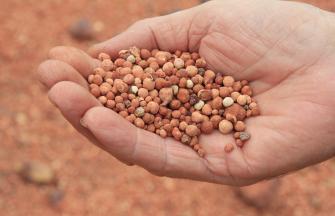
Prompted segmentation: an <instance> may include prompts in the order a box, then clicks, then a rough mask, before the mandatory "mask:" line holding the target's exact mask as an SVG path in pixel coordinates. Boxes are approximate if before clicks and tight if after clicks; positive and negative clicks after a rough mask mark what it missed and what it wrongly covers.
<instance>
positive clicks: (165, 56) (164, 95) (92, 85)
mask: <svg viewBox="0 0 335 216" xmlns="http://www.w3.org/2000/svg"><path fill="white" fill-rule="evenodd" d="M98 60H99V61H100V62H101V64H100V65H101V67H97V68H95V69H94V70H93V71H92V74H90V75H89V76H88V78H87V80H88V83H89V90H90V92H91V93H92V95H94V96H95V97H96V98H97V99H98V100H99V101H100V103H101V104H103V105H104V106H106V107H107V108H110V109H112V110H114V111H115V112H117V113H118V114H119V115H121V116H122V117H123V118H125V119H126V120H127V121H128V122H130V123H132V124H134V125H135V126H137V127H139V128H142V129H144V130H147V131H150V132H152V133H156V134H157V135H159V136H160V137H162V138H166V137H173V138H174V139H175V140H177V141H179V142H181V143H183V144H185V145H189V146H190V147H191V148H193V149H194V150H195V151H196V152H197V153H198V154H199V156H201V157H203V156H205V154H206V152H205V150H204V149H203V148H202V145H201V143H199V136H200V135H201V134H211V133H212V132H213V131H214V130H215V129H219V131H220V132H221V133H223V134H229V133H231V132H235V133H234V138H235V141H236V146H238V147H240V148H242V147H243V146H244V142H246V141H247V140H249V139H250V137H251V136H250V134H249V133H248V132H246V125H245V123H244V121H243V120H244V119H245V118H248V117H251V116H256V115H259V114H260V108H259V105H258V104H257V102H256V101H255V99H254V98H252V93H253V92H252V88H251V87H250V86H249V85H248V81H247V80H235V78H234V77H232V76H227V75H225V74H224V73H222V72H220V73H216V72H215V71H212V70H209V69H208V68H207V62H206V60H205V59H204V58H201V57H200V56H199V54H198V53H196V52H193V53H190V52H182V51H178V50H177V51H175V52H174V53H169V52H166V51H160V50H158V49H154V50H151V51H150V50H147V49H138V48H136V47H131V48H129V50H121V51H120V52H119V56H118V57H117V58H116V59H112V58H111V57H110V56H109V55H108V53H100V54H99V55H98ZM233 149H234V145H233V144H232V143H228V144H226V145H225V146H224V150H225V152H227V153H229V152H231V151H232V150H233Z"/></svg>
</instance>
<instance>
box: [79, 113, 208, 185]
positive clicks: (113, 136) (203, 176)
mask: <svg viewBox="0 0 335 216" xmlns="http://www.w3.org/2000/svg"><path fill="white" fill-rule="evenodd" d="M82 124H83V125H84V126H85V127H87V128H88V129H89V130H90V131H91V132H92V134H93V135H94V136H95V138H96V139H97V140H98V141H99V142H100V143H101V145H102V146H103V147H104V149H106V150H107V151H108V152H109V153H111V154H112V155H113V156H115V157H116V158H117V159H119V160H121V161H122V162H124V163H127V164H136V165H139V166H141V167H143V168H145V169H147V170H148V171H150V172H152V173H154V174H157V175H164V176H170V177H179V178H190V179H198V180H203V181H208V179H209V175H211V173H208V170H207V169H206V166H205V165H204V163H203V158H201V157H199V156H198V155H197V154H196V153H195V152H194V151H193V150H192V149H191V148H189V147H188V146H185V145H182V144H181V143H179V142H177V141H175V140H173V139H172V138H166V139H163V138H161V137H160V136H158V135H156V134H154V133H151V132H148V131H145V130H142V129H139V128H137V127H135V126H134V125H132V124H130V123H129V122H128V121H126V120H125V119H124V118H123V117H121V116H120V115H118V114H117V113H115V112H114V111H112V110H110V109H108V108H105V107H93V108H91V109H89V110H88V111H87V112H86V113H85V115H84V116H83V118H82Z"/></svg>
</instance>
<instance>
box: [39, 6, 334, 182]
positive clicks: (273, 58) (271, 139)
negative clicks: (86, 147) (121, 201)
mask: <svg viewBox="0 0 335 216" xmlns="http://www.w3.org/2000/svg"><path fill="white" fill-rule="evenodd" d="M134 45H135V46H138V47H141V48H147V49H153V48H158V49H161V50H168V51H175V50H190V51H198V52H199V53H200V55H201V56H203V57H204V58H205V59H206V60H207V62H208V64H209V67H210V68H211V69H212V70H214V71H220V72H224V73H225V74H227V75H232V76H234V77H235V78H236V79H247V80H250V82H251V84H250V85H251V86H252V87H253V89H254V93H255V98H256V100H257V101H258V103H259V105H260V108H261V116H258V117H252V118H249V119H248V120H247V121H246V123H247V131H248V132H250V133H251V135H252V138H251V139H250V140H249V141H248V142H247V143H246V145H245V146H244V147H243V148H242V149H240V148H237V147H236V145H235V144H234V145H235V149H234V151H232V152H231V153H226V152H225V151H224V146H225V145H226V144H227V143H234V140H233V137H232V135H231V134H230V135H223V134H221V133H219V132H217V131H216V132H214V133H212V134H210V135H202V136H201V137H200V143H201V145H202V146H203V148H204V150H205V152H206V155H205V157H204V158H201V157H199V156H198V155H197V154H196V153H195V152H194V151H193V150H192V149H191V148H189V147H187V146H185V145H182V144H181V143H179V142H177V141H175V140H173V139H171V138H168V139H163V138H161V137H159V136H158V135H156V134H153V133H150V132H147V131H144V130H142V129H138V128H136V127H135V126H133V125H132V124H130V123H129V122H127V121H126V120H124V119H123V118H122V117H120V116H118V114H117V113H115V112H113V111H112V110H110V109H107V108H104V107H103V106H102V105H100V104H99V102H98V100H97V99H96V98H94V97H93V96H92V95H91V94H90V93H89V91H88V84H87V82H86V78H87V76H88V75H89V74H90V73H91V72H92V69H93V68H95V67H96V66H97V60H94V58H93V57H96V56H97V54H98V53H100V52H106V53H109V54H110V55H112V56H113V57H115V56H116V55H117V53H118V51H119V50H121V49H127V48H129V47H130V46H134ZM89 53H90V55H88V54H86V53H85V52H83V51H80V50H78V49H75V48H71V47H55V48H53V49H52V50H51V51H50V53H49V59H48V60H46V61H45V62H43V63H42V64H41V65H40V66H39V69H38V72H39V75H40V80H41V82H42V83H43V84H45V85H46V86H47V88H49V98H50V100H51V101H52V103H54V104H55V105H56V106H57V107H58V108H59V109H60V111H61V112H62V114H63V115H64V117H65V118H66V119H67V120H68V121H69V122H70V123H71V124H72V125H73V126H74V127H75V128H76V129H77V130H78V131H79V132H80V133H82V134H83V135H85V136H86V137H88V138H89V139H90V140H91V141H92V142H93V143H95V144H96V145H98V146H99V147H101V148H103V149H104V150H106V151H108V152H109V153H110V154H111V155H113V156H114V157H116V158H117V159H119V160H120V161H122V162H124V163H126V164H129V165H133V164H134V165H138V166H141V167H143V168H144V169H146V170H148V171H150V172H151V173H153V174H156V175H159V176H169V177H175V178H187V179H193V180H199V181H207V182H214V183H220V184H228V185H248V184H252V183H255V182H258V181H260V180H263V179H267V178H271V177H275V176H278V175H282V174H286V173H288V172H292V171H295V170H298V169H301V168H304V167H306V166H310V165H313V164H316V163H319V162H321V161H325V160H327V159H329V158H331V157H333V156H334V155H335V118H334V117H335V109H334V107H335V99H334V95H335V16H334V15H333V14H332V13H330V12H326V11H323V10H320V9H318V8H315V7H312V6H310V5H307V4H301V3H294V2H286V1H276V0H253V1H247V0H244V1H243V0H223V1H213V2H209V3H206V4H203V5H201V6H198V7H195V8H191V9H189V10H185V11H181V12H178V13H174V14H171V15H168V16H163V17H156V18H150V19H145V20H142V21H139V22H137V23H135V24H134V25H132V26H131V27H130V28H128V29H127V30H126V31H125V32H123V33H121V34H120V35H118V36H116V37H114V38H112V39H110V40H108V41H105V42H103V43H101V44H97V45H96V46H94V47H92V48H91V49H90V50H89Z"/></svg>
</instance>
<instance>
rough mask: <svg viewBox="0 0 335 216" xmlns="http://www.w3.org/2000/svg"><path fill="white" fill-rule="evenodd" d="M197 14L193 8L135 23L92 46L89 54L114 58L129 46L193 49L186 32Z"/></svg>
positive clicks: (196, 8)
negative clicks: (107, 55)
mask: <svg viewBox="0 0 335 216" xmlns="http://www.w3.org/2000/svg"><path fill="white" fill-rule="evenodd" d="M197 11H198V7H195V8H192V9H188V10H184V11H181V12H177V13H174V14H170V15H166V16H161V17H154V18H147V19H144V20H140V21H137V22H136V23H134V24H133V25H132V26H130V27H129V28H128V29H127V30H126V31H124V32H122V33H121V34H119V35H117V36H115V37H113V38H112V39H109V40H107V41H105V42H102V43H99V44H97V45H95V46H93V47H91V48H90V49H89V51H88V52H89V53H90V54H91V55H92V56H93V57H96V56H97V55H98V54H99V53H101V52H105V53H108V54H109V55H111V56H112V57H116V56H117V54H118V52H119V51H120V50H122V49H128V48H129V47H131V46H137V47H140V48H146V49H155V48H157V49H160V50H165V51H174V50H192V49H194V48H196V47H195V46H194V45H193V44H190V41H189V30H190V27H191V24H192V20H193V17H194V15H195V14H196V13H197ZM194 44H195V43H194Z"/></svg>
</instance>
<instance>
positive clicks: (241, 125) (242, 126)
mask: <svg viewBox="0 0 335 216" xmlns="http://www.w3.org/2000/svg"><path fill="white" fill-rule="evenodd" d="M234 129H235V130H236V131H238V132H241V131H244V130H245V124H244V122H243V121H237V122H236V124H235V126H234Z"/></svg>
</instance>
